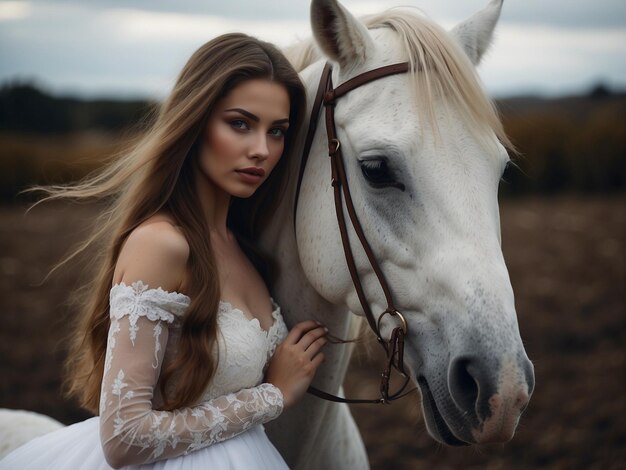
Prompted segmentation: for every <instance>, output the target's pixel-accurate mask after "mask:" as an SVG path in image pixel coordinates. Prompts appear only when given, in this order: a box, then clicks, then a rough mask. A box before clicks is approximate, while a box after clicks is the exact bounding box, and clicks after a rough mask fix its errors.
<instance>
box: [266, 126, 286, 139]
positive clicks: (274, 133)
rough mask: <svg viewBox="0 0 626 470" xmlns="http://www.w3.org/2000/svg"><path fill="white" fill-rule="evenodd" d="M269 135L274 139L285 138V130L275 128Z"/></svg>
mask: <svg viewBox="0 0 626 470" xmlns="http://www.w3.org/2000/svg"><path fill="white" fill-rule="evenodd" d="M268 134H269V135H271V136H274V137H285V129H282V128H280V127H275V128H273V129H270V130H269V132H268Z"/></svg>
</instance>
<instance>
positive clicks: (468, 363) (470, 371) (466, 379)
mask: <svg viewBox="0 0 626 470" xmlns="http://www.w3.org/2000/svg"><path fill="white" fill-rule="evenodd" d="M474 369H475V366H473V364H472V359H471V358H468V357H460V358H457V359H454V360H453V361H452V363H451V364H450V369H449V371H448V384H449V387H450V395H452V399H453V400H454V403H455V404H456V406H457V407H458V408H459V409H460V410H461V411H462V412H464V413H467V412H470V411H471V412H475V406H476V401H477V400H478V395H479V392H480V386H479V385H480V382H479V380H478V378H477V377H476V376H475V375H476V374H475V372H476V371H475V370H474Z"/></svg>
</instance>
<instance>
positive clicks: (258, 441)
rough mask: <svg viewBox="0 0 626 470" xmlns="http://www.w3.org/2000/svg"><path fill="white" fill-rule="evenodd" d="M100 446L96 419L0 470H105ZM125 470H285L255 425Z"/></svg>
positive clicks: (32, 445)
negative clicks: (193, 448)
mask: <svg viewBox="0 0 626 470" xmlns="http://www.w3.org/2000/svg"><path fill="white" fill-rule="evenodd" d="M110 468H111V467H110V466H109V465H108V464H107V462H106V460H105V459H104V453H103V452H102V446H101V445H100V431H99V418H98V417H95V418H90V419H88V420H86V421H82V422H80V423H76V424H73V425H71V426H67V427H65V428H62V429H59V430H58V431H54V432H51V433H49V434H45V435H43V436H41V437H37V438H35V439H33V440H32V441H30V442H28V443H27V444H25V445H23V446H21V447H19V448H18V449H16V450H14V451H13V452H11V453H10V454H9V455H7V456H6V457H5V458H4V459H3V460H1V461H0V470H43V469H46V470H48V469H51V470H52V469H53V470H65V469H67V470H77V469H87V470H109V469H110ZM124 468H125V469H128V470H131V469H132V470H148V469H154V470H206V469H211V470H213V469H215V470H221V469H228V470H250V469H268V470H269V469H271V470H275V469H287V468H288V467H287V464H285V461H284V460H283V458H282V457H281V456H280V454H279V453H278V451H277V450H276V448H275V447H274V445H273V444H272V443H271V442H270V440H269V439H268V438H267V436H266V434H265V430H264V429H263V426H261V425H258V426H254V427H253V428H250V429H249V430H247V431H246V432H244V433H242V434H239V435H238V436H235V437H233V438H231V439H228V440H226V441H223V442H220V443H217V444H213V445H210V446H208V447H205V448H203V449H199V450H197V451H194V452H191V453H189V454H187V455H181V456H179V457H175V458H171V459H167V460H160V461H158V462H154V463H151V464H145V465H131V466H128V467H124Z"/></svg>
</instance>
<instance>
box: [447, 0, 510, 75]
mask: <svg viewBox="0 0 626 470" xmlns="http://www.w3.org/2000/svg"><path fill="white" fill-rule="evenodd" d="M502 3H504V0H491V1H490V2H489V5H487V6H486V7H485V8H484V9H483V10H481V11H479V12H478V13H475V14H474V15H472V16H471V17H469V18H468V19H467V20H465V21H463V22H462V23H460V24H458V25H456V26H455V27H454V29H453V30H452V31H450V34H452V36H453V37H454V38H455V39H456V40H457V42H458V43H459V44H460V45H461V47H462V48H463V50H464V51H465V53H466V54H467V55H468V56H469V58H470V60H471V61H472V63H473V64H474V65H478V64H479V62H480V59H481V58H482V57H483V54H484V53H485V52H486V51H487V49H488V48H489V45H490V44H491V39H492V37H493V31H494V29H495V27H496V23H497V22H498V18H500V10H502Z"/></svg>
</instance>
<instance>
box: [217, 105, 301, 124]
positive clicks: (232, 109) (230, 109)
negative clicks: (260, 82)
mask: <svg viewBox="0 0 626 470" xmlns="http://www.w3.org/2000/svg"><path fill="white" fill-rule="evenodd" d="M227 111H236V112H238V113H241V114H243V115H244V116H246V117H247V118H249V119H252V120H253V121H254V122H259V121H260V119H259V117H258V116H257V115H255V114H252V113H251V112H250V111H246V110H245V109H241V108H229V109H225V110H224V112H227ZM283 123H289V118H284V119H277V120H276V121H273V122H272V124H283Z"/></svg>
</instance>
